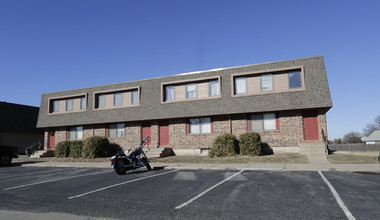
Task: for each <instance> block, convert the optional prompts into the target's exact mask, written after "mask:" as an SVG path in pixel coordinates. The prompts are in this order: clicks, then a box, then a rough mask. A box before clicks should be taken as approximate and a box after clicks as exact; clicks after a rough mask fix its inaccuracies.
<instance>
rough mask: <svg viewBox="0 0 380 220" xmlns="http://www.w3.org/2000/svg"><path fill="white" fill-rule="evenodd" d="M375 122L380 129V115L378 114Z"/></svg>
mask: <svg viewBox="0 0 380 220" xmlns="http://www.w3.org/2000/svg"><path fill="white" fill-rule="evenodd" d="M373 122H375V127H376V128H377V129H379V130H380V115H378V116H376V118H375V120H373Z"/></svg>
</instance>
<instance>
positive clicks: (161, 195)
mask: <svg viewBox="0 0 380 220" xmlns="http://www.w3.org/2000/svg"><path fill="white" fill-rule="evenodd" d="M322 175H323V176H325V178H326V179H327V181H328V182H330V183H331V185H332V186H333V188H334V189H336V192H337V194H338V195H339V196H340V198H341V200H342V202H343V204H344V205H345V206H346V207H347V209H348V210H349V211H350V213H352V215H353V216H354V217H355V218H357V219H374V218H376V217H377V216H379V215H380V209H379V204H380V193H379V191H378V189H380V175H378V174H374V173H344V172H323V174H322ZM0 197H1V198H2V199H1V200H0V207H1V208H0V209H3V210H15V211H27V212H44V213H46V212H59V213H68V214H73V215H82V216H92V217H107V218H120V219H135V218H139V219H153V218H154V219H160V218H162V219H167V218H173V219H254V218H255V219H256V218H259V219H306V218H307V219H347V218H348V217H347V213H346V211H345V210H344V209H343V208H342V206H341V205H340V204H339V202H338V201H337V198H336V196H335V195H334V194H333V193H332V191H331V189H330V188H329V186H328V184H327V183H326V182H325V180H323V178H322V177H321V174H319V173H318V172H315V171H310V172H308V171H291V172H290V171H275V170H274V171H273V170H272V171H265V170H240V171H239V170H168V169H156V170H153V171H150V172H146V170H145V169H140V170H136V171H135V172H132V173H130V174H128V175H124V176H118V175H116V174H115V173H114V172H113V170H111V169H100V168H99V169H96V168H53V167H49V168H46V167H45V168H39V167H10V168H9V169H0Z"/></svg>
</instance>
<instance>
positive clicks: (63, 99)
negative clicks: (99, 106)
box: [47, 93, 87, 115]
mask: <svg viewBox="0 0 380 220" xmlns="http://www.w3.org/2000/svg"><path fill="white" fill-rule="evenodd" d="M82 97H84V98H85V99H87V93H82V94H73V95H68V96H56V97H49V98H48V101H47V103H48V105H47V114H48V115H55V114H70V113H79V112H85V111H86V109H80V106H79V108H76V107H75V106H76V105H75V103H76V102H75V101H74V100H75V99H81V98H82ZM68 99H72V110H69V111H67V108H66V106H67V100H68ZM60 102H61V103H60ZM54 103H56V105H57V111H54V110H55V108H54ZM74 105H75V106H74ZM60 107H61V108H62V109H60Z"/></svg>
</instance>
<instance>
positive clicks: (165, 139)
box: [159, 121, 169, 145]
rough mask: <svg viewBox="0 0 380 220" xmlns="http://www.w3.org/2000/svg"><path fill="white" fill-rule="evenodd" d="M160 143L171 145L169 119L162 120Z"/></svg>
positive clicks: (160, 124)
mask: <svg viewBox="0 0 380 220" xmlns="http://www.w3.org/2000/svg"><path fill="white" fill-rule="evenodd" d="M159 126H160V145H169V121H160V123H159Z"/></svg>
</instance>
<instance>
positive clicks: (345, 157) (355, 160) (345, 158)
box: [327, 154, 379, 164]
mask: <svg viewBox="0 0 380 220" xmlns="http://www.w3.org/2000/svg"><path fill="white" fill-rule="evenodd" d="M327 159H328V160H329V161H330V162H331V163H336V164H345V163H346V164H372V163H379V159H378V156H376V155H358V154H333V155H329V156H328V157H327Z"/></svg>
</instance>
